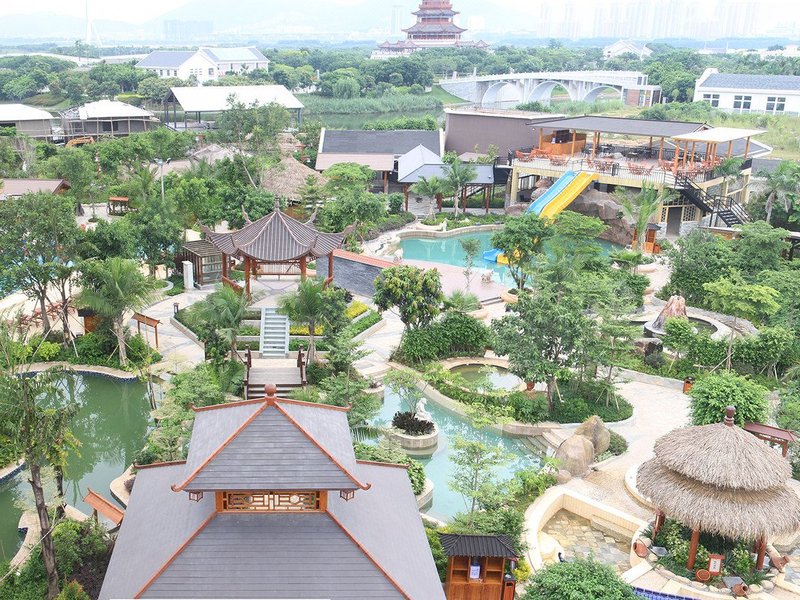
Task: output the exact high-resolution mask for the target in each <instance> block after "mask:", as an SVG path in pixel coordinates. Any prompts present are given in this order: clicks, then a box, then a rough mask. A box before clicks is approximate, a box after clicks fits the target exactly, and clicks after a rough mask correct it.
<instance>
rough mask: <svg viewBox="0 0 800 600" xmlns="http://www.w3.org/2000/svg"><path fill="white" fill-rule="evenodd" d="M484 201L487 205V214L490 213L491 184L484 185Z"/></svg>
mask: <svg viewBox="0 0 800 600" xmlns="http://www.w3.org/2000/svg"><path fill="white" fill-rule="evenodd" d="M483 203H484V204H485V205H486V214H487V215H488V214H489V186H488V185H485V186H483Z"/></svg>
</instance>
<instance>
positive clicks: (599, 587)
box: [522, 558, 638, 600]
mask: <svg viewBox="0 0 800 600" xmlns="http://www.w3.org/2000/svg"><path fill="white" fill-rule="evenodd" d="M637 598H638V596H636V594H634V593H633V588H632V587H631V586H629V585H628V584H627V583H625V582H624V581H622V579H620V577H619V575H617V573H616V572H615V571H614V569H613V568H612V567H611V566H609V565H604V564H602V563H599V562H596V561H595V560H594V559H592V558H590V559H585V558H576V559H575V560H571V561H568V562H563V563H561V562H559V563H555V564H553V565H550V566H548V567H546V568H545V569H543V570H541V571H538V572H537V573H536V574H535V575H534V576H533V578H532V579H531V581H530V584H529V585H528V589H527V590H526V591H525V594H523V596H522V600H636V599H637Z"/></svg>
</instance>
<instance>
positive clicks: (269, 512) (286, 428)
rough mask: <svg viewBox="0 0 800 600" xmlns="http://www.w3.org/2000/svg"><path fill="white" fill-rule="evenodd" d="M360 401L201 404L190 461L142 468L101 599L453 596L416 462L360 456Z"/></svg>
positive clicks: (271, 392)
mask: <svg viewBox="0 0 800 600" xmlns="http://www.w3.org/2000/svg"><path fill="white" fill-rule="evenodd" d="M347 410H348V409H346V408H339V407H334V406H327V405H324V404H310V403H305V402H299V401H294V400H285V399H282V398H277V397H275V388H274V386H268V389H267V396H266V397H265V398H259V399H254V400H247V401H244V402H235V403H230V404H223V405H218V406H211V407H204V408H196V409H195V423H194V428H193V432H192V439H191V444H190V446H189V454H188V457H187V459H186V461H184V462H174V463H165V464H159V465H151V466H149V467H141V468H140V470H139V472H138V474H137V476H136V481H135V485H134V487H133V490H132V492H131V497H130V501H129V504H128V509H127V511H126V514H125V520H124V521H123V523H122V527H121V528H120V532H119V535H118V537H117V541H116V544H115V548H114V553H113V555H112V557H111V561H110V563H109V566H108V570H107V572H106V577H105V580H104V582H103V587H102V590H101V592H100V596H99V597H100V599H101V600H111V599H116V598H197V599H203V598H327V599H329V600H345V599H348V600H349V599H352V598H367V599H368V598H381V599H386V598H398V599H400V598H405V599H417V598H425V599H430V600H443V599H444V592H443V590H442V585H441V583H440V582H439V577H438V575H437V571H436V567H435V565H434V562H433V557H432V556H431V552H430V549H429V547H428V542H427V538H426V535H425V532H424V529H423V525H422V520H421V518H420V515H419V512H418V509H417V504H416V499H415V498H414V495H413V492H412V491H411V484H410V481H409V479H408V475H407V473H406V471H405V468H404V467H401V466H398V465H390V464H380V463H372V462H367V461H360V460H357V459H356V458H355V454H354V452H353V445H352V438H351V436H350V430H349V427H348V423H347Z"/></svg>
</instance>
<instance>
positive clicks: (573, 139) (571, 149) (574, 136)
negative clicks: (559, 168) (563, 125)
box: [569, 129, 578, 158]
mask: <svg viewBox="0 0 800 600" xmlns="http://www.w3.org/2000/svg"><path fill="white" fill-rule="evenodd" d="M577 136H578V130H577V129H573V130H572V146H571V147H570V149H569V157H570V158H572V157H573V156H575V139H576V138H577Z"/></svg>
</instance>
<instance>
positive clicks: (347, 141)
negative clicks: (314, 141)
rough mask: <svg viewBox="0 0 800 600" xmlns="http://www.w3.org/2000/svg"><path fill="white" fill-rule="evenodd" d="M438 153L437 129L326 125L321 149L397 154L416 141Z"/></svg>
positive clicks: (403, 152) (411, 146) (353, 152)
mask: <svg viewBox="0 0 800 600" xmlns="http://www.w3.org/2000/svg"><path fill="white" fill-rule="evenodd" d="M420 144H421V145H423V146H425V147H426V148H427V149H428V150H430V151H431V152H433V153H434V154H437V155H438V154H440V152H441V141H440V136H439V132H438V131H422V130H417V129H407V130H400V131H360V130H337V129H326V130H325V138H324V139H323V141H322V148H321V152H333V153H338V154H394V155H395V156H401V155H403V154H405V153H406V152H409V151H410V150H413V149H414V148H416V147H417V146H419V145H420Z"/></svg>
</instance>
